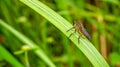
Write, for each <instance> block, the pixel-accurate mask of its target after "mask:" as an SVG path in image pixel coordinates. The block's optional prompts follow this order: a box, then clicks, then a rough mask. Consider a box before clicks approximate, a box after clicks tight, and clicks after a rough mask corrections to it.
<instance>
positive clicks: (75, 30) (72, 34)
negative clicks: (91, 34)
mask: <svg viewBox="0 0 120 67" xmlns="http://www.w3.org/2000/svg"><path fill="white" fill-rule="evenodd" d="M74 33H76V30H75V31H74V32H73V33H71V34H70V36H69V38H70V37H71V36H72V35H73V34H74Z"/></svg>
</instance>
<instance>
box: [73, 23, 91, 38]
mask: <svg viewBox="0 0 120 67" xmlns="http://www.w3.org/2000/svg"><path fill="white" fill-rule="evenodd" d="M73 27H74V28H75V30H77V31H78V33H79V34H81V32H82V34H83V35H84V36H86V37H87V38H88V39H89V40H90V39H91V37H90V35H89V34H88V32H87V31H86V29H85V28H84V26H83V24H82V22H76V21H75V22H74V25H73Z"/></svg>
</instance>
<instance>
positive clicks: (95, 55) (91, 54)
mask: <svg viewBox="0 0 120 67" xmlns="http://www.w3.org/2000/svg"><path fill="white" fill-rule="evenodd" d="M20 1H21V2H23V3H24V4H26V5H27V6H29V7H30V8H32V9H33V10H35V11H36V12H38V13H39V14H40V15H42V16H43V17H45V18H46V19H47V20H49V21H50V22H51V23H52V24H53V25H55V26H56V27H57V28H58V29H59V30H60V31H62V32H63V33H64V34H65V35H66V36H67V37H68V36H69V35H70V33H71V31H70V32H66V31H67V30H68V29H70V28H71V27H72V25H71V24H70V23H69V22H68V21H66V20H65V19H64V18H62V17H61V16H60V15H58V14H57V13H56V12H54V11H53V10H52V9H50V8H49V7H47V6H46V5H44V4H43V3H41V2H40V1H38V0H20ZM78 36H79V34H76V35H73V36H71V38H70V39H71V40H72V41H73V43H74V44H75V45H76V46H77V47H78V48H79V49H80V50H81V51H82V52H83V53H84V54H85V55H86V57H87V58H88V59H89V60H90V62H91V63H92V64H93V66H94V67H109V65H108V64H107V63H106V61H105V60H104V58H103V57H102V56H101V55H100V53H99V52H98V51H97V50H96V49H95V47H94V46H93V45H92V43H90V42H89V41H88V40H87V39H86V38H81V39H80V43H79V44H78V42H77V39H78Z"/></svg>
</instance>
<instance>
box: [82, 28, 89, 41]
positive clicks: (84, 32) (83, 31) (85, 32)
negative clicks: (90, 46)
mask: <svg viewBox="0 0 120 67" xmlns="http://www.w3.org/2000/svg"><path fill="white" fill-rule="evenodd" d="M82 33H83V34H84V35H85V36H86V37H87V38H88V39H89V40H91V37H90V35H89V34H88V32H87V31H86V29H85V28H84V27H83V28H82Z"/></svg>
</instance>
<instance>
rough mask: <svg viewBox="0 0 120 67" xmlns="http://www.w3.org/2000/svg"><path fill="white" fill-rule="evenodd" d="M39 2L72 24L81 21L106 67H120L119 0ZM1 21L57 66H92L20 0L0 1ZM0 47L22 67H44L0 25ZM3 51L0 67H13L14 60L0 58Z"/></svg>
mask: <svg viewBox="0 0 120 67" xmlns="http://www.w3.org/2000/svg"><path fill="white" fill-rule="evenodd" d="M40 1H41V2H42V3H44V4H45V5H47V6H49V7H50V8H51V9H53V10H54V11H55V12H57V13H58V14H60V15H61V16H63V17H64V18H65V19H66V20H68V21H69V22H71V24H73V21H74V20H79V21H82V22H83V24H84V27H85V28H86V29H87V31H88V33H89V34H90V36H91V42H92V43H93V44H94V46H95V47H96V49H97V50H98V51H99V52H100V53H101V55H102V56H103V57H104V58H105V60H106V61H107V62H108V63H109V65H110V66H111V67H120V43H119V41H120V28H119V27H120V0H40ZM0 19H2V20H3V21H5V22H7V24H9V25H10V26H12V27H13V28H14V29H16V30H17V31H19V32H21V33H22V34H24V35H25V36H27V37H28V38H29V39H31V40H32V41H33V42H35V43H36V44H38V46H39V47H40V48H41V49H42V50H43V51H44V52H45V54H46V55H47V56H48V57H49V58H50V59H51V60H52V61H53V63H55V65H56V66H57V67H93V66H92V64H91V63H90V62H89V60H88V59H87V58H86V57H85V56H84V55H83V53H82V52H81V51H80V50H78V48H77V47H76V46H75V45H74V44H73V43H72V42H71V41H70V40H69V38H67V37H66V36H65V35H64V34H63V33H62V32H61V31H60V30H58V29H57V28H56V27H55V26H53V25H52V24H50V23H49V21H47V20H46V19H45V18H43V17H42V16H41V15H39V14H38V13H36V12H35V11H34V10H32V9H31V8H29V7H28V6H26V5H24V4H23V3H21V2H20V1H19V0H0ZM0 47H2V48H4V49H5V50H7V51H8V52H9V53H10V54H12V55H13V57H14V58H15V59H16V60H17V61H19V62H20V63H21V64H22V65H23V66H25V67H29V65H30V67H41V66H42V67H47V65H46V63H44V62H43V61H42V60H41V59H38V56H36V55H35V54H34V52H33V51H32V50H31V49H29V47H28V46H26V44H24V43H23V42H21V41H20V40H19V39H18V38H16V37H15V36H14V35H13V34H11V33H10V32H9V31H7V30H6V29H5V28H3V27H1V26H0ZM2 48H0V67H13V65H12V64H11V63H12V62H14V61H12V60H11V61H10V62H8V61H7V59H10V58H9V55H5V56H4V58H3V57H2V56H1V54H2V53H4V54H5V53H7V52H3V51H2ZM5 57H6V59H5ZM14 63H15V62H14ZM27 63H28V65H27Z"/></svg>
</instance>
